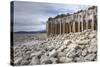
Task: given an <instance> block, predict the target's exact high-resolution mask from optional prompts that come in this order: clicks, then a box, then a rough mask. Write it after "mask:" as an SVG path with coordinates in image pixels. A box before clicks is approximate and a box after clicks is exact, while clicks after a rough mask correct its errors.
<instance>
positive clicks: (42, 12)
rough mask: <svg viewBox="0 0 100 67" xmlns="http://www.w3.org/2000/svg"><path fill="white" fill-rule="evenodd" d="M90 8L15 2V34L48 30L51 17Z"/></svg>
mask: <svg viewBox="0 0 100 67" xmlns="http://www.w3.org/2000/svg"><path fill="white" fill-rule="evenodd" d="M88 7H90V6H89V5H88V6H86V5H68V4H54V3H39V2H38V3H37V2H22V1H15V2H14V32H17V31H41V30H46V21H47V20H48V18H49V17H55V16H56V15H58V14H62V13H63V14H67V13H74V12H76V11H78V10H81V9H87V8H88Z"/></svg>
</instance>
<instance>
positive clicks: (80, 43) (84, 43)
mask: <svg viewBox="0 0 100 67" xmlns="http://www.w3.org/2000/svg"><path fill="white" fill-rule="evenodd" d="M89 42H90V40H89V39H87V40H77V41H76V43H77V44H78V45H86V44H88V43H89Z"/></svg>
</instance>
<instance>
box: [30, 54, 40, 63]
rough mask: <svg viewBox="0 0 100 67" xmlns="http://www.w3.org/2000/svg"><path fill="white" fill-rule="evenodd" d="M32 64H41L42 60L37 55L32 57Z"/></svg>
mask: <svg viewBox="0 0 100 67" xmlns="http://www.w3.org/2000/svg"><path fill="white" fill-rule="evenodd" d="M30 64H31V65H37V64H40V60H39V58H38V57H37V56H35V57H32V60H31V62H30Z"/></svg>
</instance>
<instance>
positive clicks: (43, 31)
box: [14, 30, 46, 34]
mask: <svg viewBox="0 0 100 67" xmlns="http://www.w3.org/2000/svg"><path fill="white" fill-rule="evenodd" d="M14 33H26V34H27V33H31V34H35V33H46V30H42V31H17V32H14Z"/></svg>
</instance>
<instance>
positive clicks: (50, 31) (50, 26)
mask: <svg viewBox="0 0 100 67" xmlns="http://www.w3.org/2000/svg"><path fill="white" fill-rule="evenodd" d="M50 29H51V30H50V33H51V35H52V29H53V28H52V22H51V23H50Z"/></svg>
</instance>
